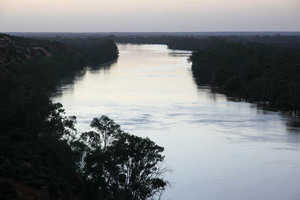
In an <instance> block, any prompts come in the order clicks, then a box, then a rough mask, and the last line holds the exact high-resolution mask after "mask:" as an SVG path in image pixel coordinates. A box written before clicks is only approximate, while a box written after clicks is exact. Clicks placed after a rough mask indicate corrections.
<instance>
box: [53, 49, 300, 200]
mask: <svg viewBox="0 0 300 200" xmlns="http://www.w3.org/2000/svg"><path fill="white" fill-rule="evenodd" d="M118 47H119V51H120V57H119V59H118V60H117V62H115V63H113V64H110V65H107V66H105V67H102V68H98V69H95V68H94V69H91V68H87V70H86V71H84V72H83V73H82V74H81V75H78V76H76V78H75V79H74V80H73V82H72V83H69V84H64V85H62V86H61V88H60V90H59V91H58V92H57V93H56V94H54V95H53V98H52V99H53V101H55V102H57V101H58V102H61V103H62V104H63V105H64V108H65V109H66V112H67V115H76V116H77V121H78V124H77V128H78V129H79V130H82V131H83V130H84V131H86V130H89V129H90V128H89V123H90V121H91V120H92V119H93V117H100V116H101V115H107V116H109V117H110V118H111V119H113V120H114V121H115V122H116V123H118V124H120V125H121V127H122V129H123V130H125V131H127V132H129V133H131V134H135V135H138V136H142V137H149V138H150V139H151V140H153V141H155V142H156V143H157V144H158V145H160V146H163V147H165V151H164V155H165V156H166V159H165V165H167V166H168V167H169V169H172V172H170V173H168V174H166V177H167V179H168V180H169V181H170V182H171V185H172V186H171V187H169V188H167V189H166V191H165V192H164V194H163V196H162V199H163V200H169V199H170V200H183V199H188V200H198V199H203V200H227V199H228V200H269V199H270V200H299V199H300V132H299V130H297V129H293V128H290V127H289V126H287V125H286V124H287V123H289V122H290V120H291V119H290V118H289V117H288V116H284V115H281V114H280V113H277V112H271V111H264V110H261V109H258V108H256V106H255V105H254V104H250V103H245V102H232V101H228V100H227V98H226V97H225V96H224V95H221V94H212V93H211V92H210V90H209V89H208V88H205V87H197V85H196V83H195V82H194V80H193V76H192V73H191V67H190V65H191V64H190V63H188V62H187V58H188V56H189V54H190V52H189V51H178V50H169V49H167V47H166V46H165V45H123V44H119V45H118Z"/></svg>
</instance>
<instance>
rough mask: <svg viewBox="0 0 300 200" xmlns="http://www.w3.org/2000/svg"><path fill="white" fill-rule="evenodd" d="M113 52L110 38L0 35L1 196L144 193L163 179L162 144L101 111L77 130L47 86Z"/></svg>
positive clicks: (154, 190) (8, 199)
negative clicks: (86, 127)
mask: <svg viewBox="0 0 300 200" xmlns="http://www.w3.org/2000/svg"><path fill="white" fill-rule="evenodd" d="M117 57H118V48H117V46H116V45H115V43H114V42H113V41H112V40H105V39H101V40H97V41H90V40H89V39H85V40H81V41H78V40H76V41H75V40H74V41H70V40H69V41H65V42H64V43H62V42H55V41H49V40H35V39H28V38H26V39H25V38H21V37H13V36H10V35H6V34H0V199H3V200H13V199H16V200H17V199H18V200H21V199H22V200H27V199H28V200H29V199H41V200H48V199H49V200H50V199H78V200H80V199H128V200H129V199H130V200H131V199H148V198H152V197H155V196H156V195H159V194H160V193H161V192H162V191H163V190H164V188H165V187H166V185H167V181H166V180H165V179H164V178H163V174H164V170H165V169H164V168H163V167H160V165H159V164H160V163H161V162H162V161H163V159H164V156H163V155H162V152H163V150H164V149H163V148H162V147H160V146H157V145H156V144H155V143H154V142H152V141H151V140H149V139H148V138H140V137H137V136H133V135H130V134H128V133H125V132H124V131H122V130H121V128H120V126H119V125H118V124H116V123H115V122H114V121H113V120H112V119H110V118H108V117H107V116H100V117H98V118H94V119H93V120H92V121H91V127H93V128H94V129H95V131H90V132H84V133H79V132H77V130H76V129H75V123H76V117H75V116H69V117H67V116H65V114H64V109H63V107H62V105H61V104H60V103H53V102H51V101H50V99H49V95H48V94H49V92H50V91H53V89H55V87H56V85H57V84H58V83H59V82H60V81H61V80H62V79H63V78H65V77H66V76H70V75H71V76H72V74H74V73H76V72H77V71H80V70H82V69H83V68H84V66H87V65H100V64H102V63H105V62H110V61H113V60H115V59H117Z"/></svg>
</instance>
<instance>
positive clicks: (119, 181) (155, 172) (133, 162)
mask: <svg viewBox="0 0 300 200" xmlns="http://www.w3.org/2000/svg"><path fill="white" fill-rule="evenodd" d="M91 126H92V127H94V128H95V129H96V130H97V131H98V132H93V131H92V132H87V133H83V134H82V136H81V140H83V142H84V143H86V145H87V146H88V149H87V151H86V154H85V157H84V168H83V171H84V174H85V176H86V181H87V182H88V185H91V186H92V187H95V188H98V191H99V194H98V195H99V198H103V199H125V200H126V199H128V200H146V199H149V198H155V195H157V194H160V193H161V192H162V191H163V190H164V189H165V187H166V186H167V181H166V180H164V178H163V175H164V172H165V171H166V170H165V168H162V167H160V165H161V163H162V162H163V160H164V156H163V155H162V154H161V153H162V152H163V151H164V148H163V147H160V146H158V145H156V144H155V143H154V142H153V141H151V140H150V139H149V138H141V137H138V136H134V135H130V134H128V133H125V132H124V131H122V130H121V129H120V126H119V125H118V124H116V123H115V122H114V121H113V120H111V119H109V118H108V117H107V116H102V117H100V118H94V119H93V121H92V123H91Z"/></svg>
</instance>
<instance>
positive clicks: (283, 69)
mask: <svg viewBox="0 0 300 200" xmlns="http://www.w3.org/2000/svg"><path fill="white" fill-rule="evenodd" d="M189 60H190V61H191V62H192V70H193V74H194V76H195V78H196V80H197V83H198V84H200V85H203V84H208V85H211V86H212V87H214V88H215V89H216V90H217V91H218V92H224V93H225V94H228V95H229V96H232V97H237V98H240V99H244V100H247V101H250V102H265V103H266V104H268V105H269V106H270V107H273V108H276V109H282V110H287V111H293V112H296V113H297V112H299V110H300V50H299V49H298V48H291V47H276V46H266V45H263V44H258V43H234V42H228V41H226V40H225V39H214V42H213V43H211V45H207V46H205V48H202V49H198V50H195V51H194V52H193V53H192V55H191V56H190V58H189Z"/></svg>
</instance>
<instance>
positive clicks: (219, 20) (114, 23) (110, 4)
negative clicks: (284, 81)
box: [0, 0, 300, 32]
mask: <svg viewBox="0 0 300 200" xmlns="http://www.w3.org/2000/svg"><path fill="white" fill-rule="evenodd" d="M193 31H195V32H219V31H220V32H223V31H300V0H0V32H193Z"/></svg>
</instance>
